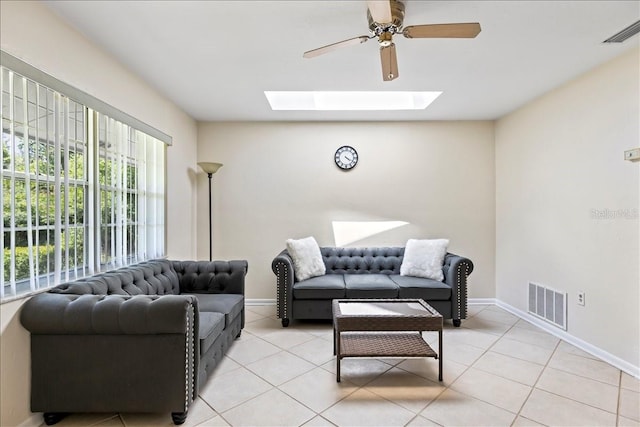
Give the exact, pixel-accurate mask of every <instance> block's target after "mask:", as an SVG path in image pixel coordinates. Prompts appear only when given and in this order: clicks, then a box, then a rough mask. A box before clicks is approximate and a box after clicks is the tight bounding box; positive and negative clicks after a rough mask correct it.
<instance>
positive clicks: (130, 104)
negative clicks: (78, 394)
mask: <svg viewBox="0 0 640 427" xmlns="http://www.w3.org/2000/svg"><path fill="white" fill-rule="evenodd" d="M0 19H1V21H0V31H1V32H0V43H1V47H2V50H4V51H6V52H8V53H10V54H11V55H13V56H16V57H18V58H20V59H22V60H23V61H25V62H27V63H29V64H31V65H33V66H35V67H37V68H39V69H41V70H42V71H44V72H46V73H48V74H51V75H53V76H54V77H56V78H58V79H60V80H62V81H64V82H65V83H68V84H70V85H72V86H75V87H77V88H78V89H81V90H83V91H85V92H87V93H89V94H91V95H93V96H95V97H97V98H99V99H101V100H103V101H105V102H107V103H109V104H111V105H113V106H114V107H116V108H118V109H120V110H122V111H124V112H126V113H128V114H130V115H132V116H134V117H136V118H138V119H140V120H142V121H143V122H146V123H147V124H149V125H151V126H154V127H156V128H158V129H160V130H162V131H163V132H165V133H167V134H169V135H171V136H173V141H174V144H173V146H172V147H169V148H168V158H167V202H168V212H167V224H168V236H167V253H168V255H169V257H172V258H182V259H188V258H193V257H195V248H196V244H195V237H192V236H195V235H196V228H195V226H196V202H195V197H196V191H195V186H196V181H195V179H196V175H195V172H196V171H195V167H196V166H195V165H196V139H197V127H196V124H195V122H194V121H193V120H192V119H191V118H190V117H188V116H187V115H186V114H185V113H184V112H183V111H181V110H180V109H179V108H177V107H176V106H175V105H173V104H172V103H171V102H169V101H167V100H166V99H165V98H163V97H162V96H161V95H159V94H158V92H156V91H155V90H154V89H153V88H151V87H150V86H149V85H148V84H146V83H145V82H144V81H142V80H140V79H139V78H138V77H136V76H134V75H133V74H131V73H130V72H129V71H127V70H126V69H125V68H123V67H122V66H121V65H120V64H118V63H117V62H115V61H114V60H113V59H112V58H111V57H110V56H108V55H107V54H105V53H104V52H103V51H102V50H100V49H98V48H97V47H95V46H94V45H92V44H91V43H89V42H88V41H87V40H86V39H85V38H84V37H83V36H82V35H80V34H79V33H77V32H75V31H74V30H72V29H70V28H69V27H68V26H67V25H66V24H64V23H63V22H62V21H61V20H59V19H58V18H57V17H56V16H55V15H53V14H52V13H51V12H50V11H49V10H48V9H47V8H46V7H45V6H43V5H42V4H40V3H37V2H13V1H5V0H3V1H1V2H0ZM22 302H23V300H19V301H15V302H11V303H7V304H2V305H0V319H1V323H0V333H1V335H0V340H1V341H0V372H1V375H2V378H1V388H0V425H2V426H13V425H17V424H19V423H21V422H23V421H25V420H26V419H27V418H28V417H29V416H30V415H31V413H30V411H29V375H30V373H29V370H30V365H29V358H30V354H29V335H28V333H27V332H26V331H25V330H24V329H23V328H22V326H20V322H19V319H18V317H17V315H16V313H18V312H19V309H20V306H21V305H22Z"/></svg>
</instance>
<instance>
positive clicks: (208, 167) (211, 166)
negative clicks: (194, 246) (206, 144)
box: [198, 162, 222, 261]
mask: <svg viewBox="0 0 640 427" xmlns="http://www.w3.org/2000/svg"><path fill="white" fill-rule="evenodd" d="M198 166H200V168H202V170H203V171H205V172H206V174H207V176H208V177H209V261H212V260H213V243H212V239H211V234H212V229H211V179H212V178H213V174H214V173H216V172H217V171H218V169H220V168H221V167H222V163H210V162H199V163H198Z"/></svg>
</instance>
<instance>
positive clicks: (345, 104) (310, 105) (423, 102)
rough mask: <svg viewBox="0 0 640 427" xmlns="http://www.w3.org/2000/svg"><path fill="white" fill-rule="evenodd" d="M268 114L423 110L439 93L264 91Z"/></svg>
mask: <svg viewBox="0 0 640 427" xmlns="http://www.w3.org/2000/svg"><path fill="white" fill-rule="evenodd" d="M264 94H265V96H266V97H267V100H268V101H269V104H270V105H271V109H272V110H289V111H291V110H294V111H391V110H424V109H425V108H427V107H428V106H429V105H430V104H431V103H432V102H433V101H435V100H436V98H438V96H440V94H442V92H441V91H421V92H415V91H265V92H264Z"/></svg>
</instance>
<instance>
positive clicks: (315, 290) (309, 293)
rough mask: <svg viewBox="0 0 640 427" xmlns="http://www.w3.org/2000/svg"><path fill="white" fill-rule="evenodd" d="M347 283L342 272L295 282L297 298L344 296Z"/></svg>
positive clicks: (294, 291) (294, 294)
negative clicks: (345, 283)
mask: <svg viewBox="0 0 640 427" xmlns="http://www.w3.org/2000/svg"><path fill="white" fill-rule="evenodd" d="M344 289H345V285H344V278H343V276H342V274H325V275H324V276H317V277H312V278H311V279H307V280H303V281H301V282H296V283H294V284H293V297H294V298H296V299H334V298H344V296H345V293H344Z"/></svg>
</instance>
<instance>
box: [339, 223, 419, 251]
mask: <svg viewBox="0 0 640 427" xmlns="http://www.w3.org/2000/svg"><path fill="white" fill-rule="evenodd" d="M331 223H332V225H333V239H334V241H335V244H336V246H345V245H348V244H350V243H353V242H357V241H358V240H362V239H366V238H367V237H371V236H374V235H376V234H380V233H382V232H385V231H389V230H393V229H394V228H398V227H402V226H403V225H407V224H409V223H408V222H406V221H331Z"/></svg>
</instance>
